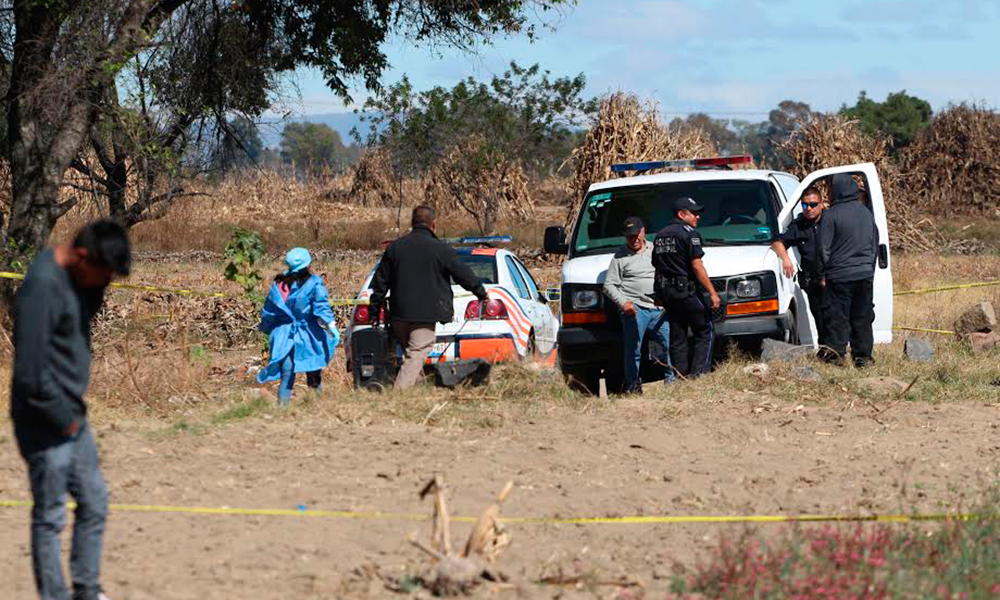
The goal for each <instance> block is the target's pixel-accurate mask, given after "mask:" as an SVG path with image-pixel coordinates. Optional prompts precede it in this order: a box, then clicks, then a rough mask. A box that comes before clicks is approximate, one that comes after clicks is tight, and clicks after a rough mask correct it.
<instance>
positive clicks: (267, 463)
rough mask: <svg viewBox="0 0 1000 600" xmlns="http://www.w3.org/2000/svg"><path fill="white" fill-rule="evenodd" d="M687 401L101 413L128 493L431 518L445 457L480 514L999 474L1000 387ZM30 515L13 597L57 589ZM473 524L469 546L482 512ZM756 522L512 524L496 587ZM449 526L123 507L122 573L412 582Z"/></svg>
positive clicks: (888, 487)
mask: <svg viewBox="0 0 1000 600" xmlns="http://www.w3.org/2000/svg"><path fill="white" fill-rule="evenodd" d="M765 406H767V405H765ZM667 408H668V407H665V406H664V402H663V401H651V400H649V399H627V400H619V401H613V404H612V405H611V406H607V407H602V408H600V410H596V411H595V410H594V409H593V408H592V407H591V408H588V409H585V410H582V411H579V410H569V409H566V408H559V409H553V410H552V411H550V413H549V415H548V418H546V419H538V420H535V421H534V422H523V423H517V424H516V425H515V424H504V425H501V426H499V427H494V428H478V429H459V428H455V427H452V428H449V427H446V426H438V427H422V426H419V425H413V424H401V423H392V422H376V423H375V424H371V425H367V426H366V425H363V424H357V423H354V424H348V423H343V422H341V421H339V420H336V419H333V418H326V417H325V418H324V419H325V420H320V419H315V418H313V419H284V418H278V419H270V418H267V417H266V416H265V417H255V418H250V419H246V420H243V421H237V422H233V423H228V424H223V425H216V426H212V427H210V428H209V429H208V431H207V432H203V433H183V432H182V433H179V434H178V433H174V434H170V435H164V434H162V433H159V434H158V433H155V432H154V431H153V430H154V429H155V428H156V425H154V424H150V423H118V424H116V425H114V426H107V425H102V424H100V423H98V424H97V425H95V426H94V430H95V431H96V433H97V436H98V444H99V447H100V451H101V455H102V459H103V464H104V469H105V474H106V477H107V480H108V484H109V489H110V493H111V499H112V502H114V503H125V504H144V505H177V506H209V507H219V506H231V507H251V508H282V509H295V508H297V507H299V506H300V505H304V506H305V507H306V509H307V510H308V509H327V510H350V511H365V512H369V511H382V512H396V513H422V514H429V512H430V509H431V507H430V503H429V501H425V502H421V501H420V500H419V499H418V497H417V494H418V491H419V489H420V488H421V487H422V485H423V484H424V483H425V482H426V481H427V480H428V478H429V477H430V476H431V475H432V474H433V473H434V472H439V473H441V474H443V476H444V478H445V480H446V482H447V484H448V485H449V488H450V489H449V498H450V503H451V506H452V508H453V511H454V512H455V514H458V515H476V514H478V512H479V511H480V510H481V509H482V508H484V507H485V506H486V505H488V504H489V503H490V502H491V501H492V496H493V495H494V494H495V493H496V492H497V491H498V490H499V489H500V488H501V487H502V486H503V484H504V482H505V481H506V480H507V479H513V480H514V481H515V484H516V485H515V488H514V490H513V492H512V493H511V495H510V496H509V498H508V501H507V503H506V504H505V505H504V514H505V515H507V516H531V517H534V516H540V517H553V516H561V517H586V516H626V515H716V514H717V515H738V514H787V515H793V514H801V513H812V514H816V513H857V514H866V513H873V512H874V513H885V512H898V511H900V510H903V511H909V510H920V511H940V510H953V509H955V508H956V507H957V506H959V505H961V504H962V503H963V501H965V499H966V497H964V496H963V495H962V494H969V495H970V496H971V495H973V494H975V492H976V490H977V489H981V488H982V487H983V486H985V485H986V484H987V483H988V482H989V481H991V477H992V473H995V472H996V471H995V467H996V466H997V464H998V462H1000V460H998V459H1000V429H998V427H1000V405H986V404H983V403H976V404H971V403H969V404H948V405H932V404H927V403H907V402H903V403H899V404H897V405H893V406H892V407H891V408H890V409H888V410H885V411H884V412H882V413H881V414H879V415H878V416H876V417H873V416H872V411H871V410H870V409H869V408H867V407H865V408H860V407H855V406H851V405H849V404H846V403H841V404H838V403H837V402H836V401H835V400H831V401H830V403H829V405H827V406H823V407H807V408H801V407H794V406H788V407H783V406H777V407H774V406H772V407H771V408H769V409H767V410H757V411H754V410H751V409H750V408H749V405H748V403H747V402H745V401H741V400H738V399H724V400H723V399H715V400H712V401H710V402H706V403H705V404H704V405H697V404H684V405H683V406H679V407H677V409H676V410H669V409H667ZM796 408H798V410H796ZM160 427H162V424H161V425H160ZM12 438H13V436H12V435H11V432H10V430H9V429H5V430H4V431H3V433H2V434H0V439H2V440H3V441H2V447H3V452H2V454H0V498H2V499H17V500H23V499H28V498H29V497H30V495H29V493H28V489H27V477H26V473H25V467H24V464H23V462H22V461H21V459H20V457H19V455H18V453H17V450H16V446H15V444H14V441H13V439H12ZM28 516H29V513H28V509H26V508H0V532H2V534H0V537H2V542H0V548H2V559H0V589H2V594H0V595H2V597H3V598H11V599H22V598H24V599H28V598H33V597H35V596H34V588H33V582H32V577H31V570H30V547H29V519H28ZM453 527H454V537H455V540H454V541H455V544H456V545H459V544H460V543H461V540H460V539H459V538H462V539H464V536H465V535H467V532H468V531H469V528H470V527H471V526H470V525H468V524H464V523H456V524H454V525H453ZM734 527H736V526H732V525H691V524H680V525H668V524H655V525H650V524H599V525H598V524H519V525H510V526H509V531H510V533H511V536H512V542H513V543H512V546H511V547H510V548H509V549H508V550H507V552H506V553H505V554H503V555H502V556H501V558H500V560H499V563H498V567H499V569H500V570H501V571H503V572H504V573H506V574H507V575H508V576H509V578H510V581H511V584H512V585H510V586H507V587H503V588H493V589H489V588H479V589H478V590H477V591H476V592H475V595H476V596H477V597H528V598H536V597H537V598H549V597H587V598H590V597H602V598H603V597H615V594H620V593H622V590H621V589H620V588H615V587H612V586H596V587H593V586H588V585H579V586H559V587H554V586H550V585H540V584H538V583H537V581H538V580H539V579H540V578H542V577H543V576H549V575H554V574H558V573H560V572H561V573H563V574H564V575H583V576H584V578H585V579H587V580H589V581H607V580H615V579H618V578H623V579H624V580H627V581H630V582H635V583H638V584H641V586H642V587H641V588H638V587H635V588H632V589H630V590H627V594H630V595H631V596H630V597H639V596H642V594H643V593H644V594H645V597H660V598H662V597H664V595H665V593H666V592H667V589H668V585H669V577H670V573H671V568H672V565H673V563H674V561H681V562H684V563H686V564H689V565H690V564H694V563H695V562H697V560H698V557H699V556H703V555H704V552H705V551H706V550H708V549H709V548H711V547H712V545H713V544H714V543H715V541H716V540H717V539H718V536H719V535H720V534H724V533H727V532H729V533H732V532H733V529H734ZM761 527H762V528H763V531H764V532H765V533H766V532H775V531H777V528H778V527H781V525H763V526H761ZM67 529H69V528H67ZM429 529H430V526H429V524H428V523H420V522H407V521H394V520H383V519H377V520H365V519H335V518H320V517H303V516H238V515H198V514H167V513H140V512H126V511H113V512H112V514H111V516H110V519H109V524H108V531H107V536H106V548H105V553H104V572H103V581H104V584H105V587H106V591H107V593H108V595H109V596H110V597H111V598H114V599H118V600H122V599H124V600H147V599H148V600H153V599H156V600H168V599H169V600H174V599H176V600H180V599H191V600H194V599H198V600H209V599H232V598H241V599H251V598H252V599H261V600H267V599H276V600H277V599H282V600H285V599H293V598H294V599H314V598H315V599H320V598H324V599H325V598H345V597H350V598H353V597H359V598H383V597H392V596H394V593H393V592H391V591H389V590H387V589H386V588H385V587H384V585H383V582H382V580H380V579H379V578H378V577H376V576H374V575H373V574H374V573H375V572H378V573H380V574H381V575H382V577H383V578H391V577H396V578H402V577H404V576H406V575H408V574H409V575H415V574H419V573H421V571H422V569H423V568H424V567H425V566H426V564H427V563H426V559H425V558H424V557H423V556H422V555H420V554H419V552H418V551H417V550H416V549H414V548H413V547H412V546H410V545H409V544H408V543H406V536H407V535H408V534H410V533H411V532H417V533H418V534H419V535H420V536H422V537H424V538H425V539H426V538H427V537H428V536H429ZM67 539H68V535H67ZM423 593H426V592H423ZM397 597H398V596H397ZM619 597H629V596H619Z"/></svg>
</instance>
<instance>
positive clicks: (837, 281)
mask: <svg viewBox="0 0 1000 600" xmlns="http://www.w3.org/2000/svg"><path fill="white" fill-rule="evenodd" d="M831 189H832V194H831V195H832V196H833V203H832V204H831V206H830V208H828V209H827V210H826V212H825V214H824V215H823V220H822V222H821V223H820V235H819V237H820V251H819V253H820V263H821V268H822V274H823V279H824V281H825V282H826V284H825V285H826V303H825V305H824V310H823V312H824V314H825V316H826V346H827V347H828V350H826V351H825V352H823V353H822V354H821V356H822V357H823V358H824V359H826V360H828V361H830V362H836V363H842V361H843V359H844V357H845V356H846V355H847V344H848V342H850V344H851V358H852V359H853V360H854V365H855V366H857V367H866V366H869V365H871V364H872V363H873V362H874V361H873V359H872V346H873V345H874V344H875V337H874V334H873V332H872V323H874V321H875V305H874V303H873V301H872V300H873V298H872V296H873V287H874V279H875V261H876V257H877V256H878V227H877V226H876V225H875V217H874V215H873V214H872V211H871V210H869V209H868V208H867V207H866V206H864V205H863V204H862V203H861V202H860V201H859V197H860V192H859V189H858V184H857V183H856V182H855V181H854V178H853V177H852V176H851V175H850V174H848V173H838V174H836V175H834V176H833V181H832V182H831Z"/></svg>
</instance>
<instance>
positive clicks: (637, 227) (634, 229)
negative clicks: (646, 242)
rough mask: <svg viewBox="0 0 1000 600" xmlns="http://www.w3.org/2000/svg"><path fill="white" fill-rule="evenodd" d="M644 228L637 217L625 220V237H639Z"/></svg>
mask: <svg viewBox="0 0 1000 600" xmlns="http://www.w3.org/2000/svg"><path fill="white" fill-rule="evenodd" d="M645 228H646V226H645V225H644V224H643V222H642V219H640V218H639V217H629V218H627V219H625V235H639V232H640V231H642V230H643V229H645Z"/></svg>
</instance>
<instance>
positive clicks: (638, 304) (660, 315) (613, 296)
mask: <svg viewBox="0 0 1000 600" xmlns="http://www.w3.org/2000/svg"><path fill="white" fill-rule="evenodd" d="M624 233H625V245H624V246H622V248H621V249H620V250H618V252H616V253H615V257H614V258H613V259H611V264H610V265H609V266H608V274H607V276H606V278H605V279H604V295H605V296H607V297H608V298H609V299H610V300H611V301H612V302H614V303H615V304H616V305H617V306H618V309H619V311H620V312H621V319H622V338H623V344H624V349H625V354H624V363H625V393H627V394H632V393H642V380H641V379H640V377H639V366H640V364H641V363H642V341H643V338H644V337H645V336H646V335H647V334H648V335H649V336H650V338H649V341H650V344H651V346H652V347H653V349H654V350H655V355H656V357H657V358H658V359H659V360H660V362H661V363H663V364H664V365H666V366H667V371H666V380H667V381H668V382H670V381H673V379H674V370H673V367H672V366H671V365H670V353H669V349H670V325H669V323H667V319H666V316H665V314H664V312H663V311H662V310H661V309H659V308H657V306H656V295H655V294H654V293H653V281H654V278H655V275H656V271H655V269H653V244H651V243H649V242H648V241H646V227H645V225H644V224H643V222H642V219H640V218H638V217H629V218H627V219H625V232H624Z"/></svg>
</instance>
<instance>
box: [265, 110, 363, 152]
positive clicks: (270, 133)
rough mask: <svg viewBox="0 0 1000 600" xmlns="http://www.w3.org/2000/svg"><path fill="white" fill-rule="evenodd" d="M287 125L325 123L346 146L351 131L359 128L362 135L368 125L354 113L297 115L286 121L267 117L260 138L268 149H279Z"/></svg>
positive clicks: (349, 143)
mask: <svg viewBox="0 0 1000 600" xmlns="http://www.w3.org/2000/svg"><path fill="white" fill-rule="evenodd" d="M285 123H324V124H326V125H329V126H330V127H331V128H332V129H334V130H335V131H337V132H338V133H340V138H341V139H342V140H343V142H344V145H345V146H349V145H351V142H352V140H351V129H352V128H353V127H357V128H358V129H359V130H360V131H361V132H362V133H364V131H365V129H366V127H367V126H366V125H364V124H363V123H362V122H361V119H359V118H358V115H356V114H354V113H353V112H343V113H321V114H315V115H297V116H294V117H289V118H288V119H285V120H284V121H282V120H279V119H274V118H272V119H268V118H267V117H265V118H264V119H262V120H261V124H260V138H261V140H262V141H263V142H264V146H266V147H267V148H277V147H278V146H279V145H280V143H281V130H282V129H284V127H285Z"/></svg>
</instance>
